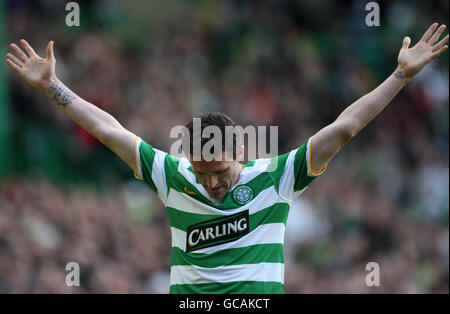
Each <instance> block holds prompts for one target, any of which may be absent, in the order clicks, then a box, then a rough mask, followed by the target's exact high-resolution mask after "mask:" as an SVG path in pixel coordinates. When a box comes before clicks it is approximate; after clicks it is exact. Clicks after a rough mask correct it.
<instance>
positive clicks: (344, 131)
mask: <svg viewBox="0 0 450 314" xmlns="http://www.w3.org/2000/svg"><path fill="white" fill-rule="evenodd" d="M337 129H338V134H340V138H341V141H342V143H343V144H344V145H345V144H347V143H348V142H350V140H351V139H352V138H353V137H354V136H355V135H356V128H355V127H354V126H352V124H350V123H344V122H340V123H339V125H338V127H337Z"/></svg>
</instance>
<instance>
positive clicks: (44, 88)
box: [39, 76, 59, 95]
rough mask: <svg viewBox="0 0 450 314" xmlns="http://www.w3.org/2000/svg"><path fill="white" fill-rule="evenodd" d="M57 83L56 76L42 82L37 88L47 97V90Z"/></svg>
mask: <svg viewBox="0 0 450 314" xmlns="http://www.w3.org/2000/svg"><path fill="white" fill-rule="evenodd" d="M57 82H59V79H58V78H57V77H56V76H52V77H50V78H49V79H46V80H44V81H43V82H42V84H41V85H40V86H39V88H40V89H41V90H42V91H43V92H44V93H46V94H47V95H49V88H50V87H51V86H52V85H54V84H55V83H57Z"/></svg>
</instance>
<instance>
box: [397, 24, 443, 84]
mask: <svg viewBox="0 0 450 314" xmlns="http://www.w3.org/2000/svg"><path fill="white" fill-rule="evenodd" d="M437 26H438V23H434V24H433V25H431V26H430V28H429V29H428V30H427V31H426V32H425V34H424V35H423V36H422V38H421V39H420V41H419V42H418V43H417V44H416V45H415V46H414V47H412V48H409V45H410V43H411V39H410V38H409V37H408V36H406V37H405V38H404V39H403V46H402V48H401V50H400V53H399V55H398V69H399V70H400V71H401V72H402V74H403V75H404V76H405V77H406V78H411V77H413V76H414V75H415V74H416V73H418V72H420V70H422V69H423V68H424V66H426V65H427V64H428V63H430V62H431V61H432V60H434V59H435V58H437V57H439V56H440V55H441V54H443V53H444V51H445V50H447V48H448V47H447V46H446V45H445V44H446V43H447V42H448V35H447V36H445V37H444V38H443V39H442V40H441V41H440V42H437V41H438V40H439V37H440V36H441V35H442V32H443V31H444V30H445V27H446V26H445V25H441V26H440V27H439V28H438V29H437V31H436V32H435V30H436V28H437ZM433 33H434V34H433Z"/></svg>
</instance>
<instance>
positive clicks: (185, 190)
mask: <svg viewBox="0 0 450 314" xmlns="http://www.w3.org/2000/svg"><path fill="white" fill-rule="evenodd" d="M184 193H186V194H191V195H192V194H197V193H195V192H191V191H189V190H188V189H187V187H186V186H185V187H184Z"/></svg>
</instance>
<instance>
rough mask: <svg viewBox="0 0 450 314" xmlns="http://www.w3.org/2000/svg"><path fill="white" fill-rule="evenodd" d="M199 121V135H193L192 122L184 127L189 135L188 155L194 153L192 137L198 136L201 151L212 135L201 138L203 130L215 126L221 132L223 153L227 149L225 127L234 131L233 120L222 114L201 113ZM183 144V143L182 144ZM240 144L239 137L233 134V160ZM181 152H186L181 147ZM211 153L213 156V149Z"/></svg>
mask: <svg viewBox="0 0 450 314" xmlns="http://www.w3.org/2000/svg"><path fill="white" fill-rule="evenodd" d="M197 118H199V119H200V121H201V127H200V134H194V124H193V121H194V120H192V121H191V122H189V124H187V125H186V128H187V131H188V133H189V152H190V154H192V152H193V151H194V148H193V147H194V136H200V150H201V151H202V150H203V146H204V145H205V143H207V142H209V141H210V140H211V139H212V138H213V135H211V136H210V137H205V138H204V137H202V136H201V135H202V134H203V130H204V129H205V128H206V127H208V126H216V127H218V128H219V129H220V131H221V138H222V152H225V149H226V148H228V147H227V146H226V140H227V138H226V136H225V134H226V132H227V131H226V127H232V128H233V129H234V127H235V126H236V124H235V123H234V121H233V119H231V118H230V117H229V116H227V115H226V114H224V113H221V112H213V111H211V112H205V113H203V114H202V115H201V116H200V117H197ZM183 143H184V142H183ZM240 143H241V136H240V135H238V134H235V133H233V143H232V149H233V152H232V156H233V159H236V156H237V150H236V148H237V147H238V145H239V147H240ZM183 150H184V151H185V152H186V150H185V148H184V147H183ZM211 153H212V154H214V152H213V148H212V149H211Z"/></svg>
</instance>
